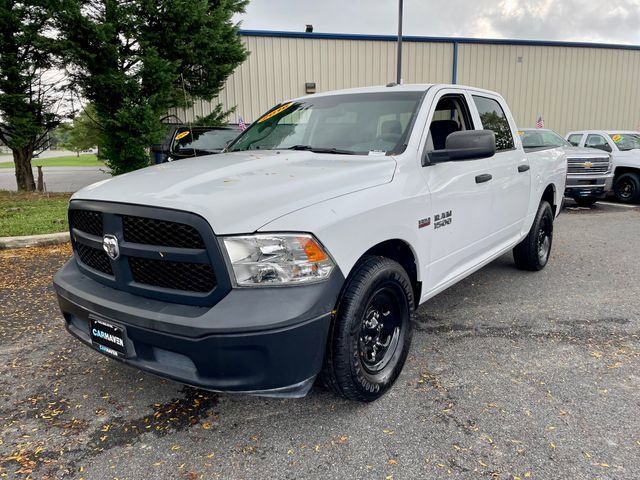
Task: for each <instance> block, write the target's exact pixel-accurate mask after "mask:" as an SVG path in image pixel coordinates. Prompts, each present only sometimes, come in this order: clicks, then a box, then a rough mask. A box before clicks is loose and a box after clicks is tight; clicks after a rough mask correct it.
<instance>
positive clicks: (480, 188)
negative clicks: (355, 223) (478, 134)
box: [421, 89, 491, 289]
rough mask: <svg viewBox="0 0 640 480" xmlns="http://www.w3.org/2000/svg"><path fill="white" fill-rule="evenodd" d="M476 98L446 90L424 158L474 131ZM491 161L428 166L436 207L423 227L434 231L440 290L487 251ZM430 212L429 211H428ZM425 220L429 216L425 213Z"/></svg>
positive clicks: (433, 259) (433, 260) (439, 97)
mask: <svg viewBox="0 0 640 480" xmlns="http://www.w3.org/2000/svg"><path fill="white" fill-rule="evenodd" d="M470 101H471V98H470V97H469V95H468V94H467V93H466V92H465V91H462V90H460V89H442V90H440V91H439V92H438V93H437V94H436V96H435V98H434V101H433V103H432V106H431V110H430V112H429V117H428V118H429V120H428V123H427V129H426V130H425V133H424V135H423V149H422V152H421V154H422V158H424V156H425V155H426V154H427V153H428V152H431V151H434V150H442V149H444V148H445V143H446V138H447V137H448V136H449V135H450V134H451V133H453V132H457V131H461V130H473V128H474V127H473V117H472V115H471V109H470V108H469V105H470ZM488 168H489V166H488V162H487V160H486V159H481V160H465V161H455V162H445V163H438V164H433V165H426V166H423V167H422V170H421V171H422V175H423V177H424V181H425V182H426V184H427V186H428V189H429V191H430V194H431V203H432V208H431V212H430V214H429V216H428V218H425V219H424V222H423V223H422V224H421V228H424V227H426V228H429V240H430V246H427V245H426V244H425V246H424V248H425V249H427V248H428V249H429V252H430V256H429V259H430V263H429V267H428V274H427V275H428V277H429V279H428V285H429V286H430V287H431V288H433V289H437V288H438V287H440V286H442V285H443V284H445V283H448V282H450V281H451V280H453V279H455V278H456V277H458V276H459V275H460V274H462V273H464V272H465V271H467V270H468V269H469V268H470V267H472V266H474V265H476V264H477V263H478V257H480V256H481V255H482V252H483V251H485V250H486V244H485V240H486V237H487V235H488V231H489V230H488V226H487V220H488V218H489V216H490V210H491V184H490V182H483V181H482V179H483V178H482V175H486V174H487V172H488ZM425 213H427V212H425ZM425 217H427V215H426V214H425Z"/></svg>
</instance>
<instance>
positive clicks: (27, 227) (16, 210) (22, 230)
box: [0, 190, 71, 237]
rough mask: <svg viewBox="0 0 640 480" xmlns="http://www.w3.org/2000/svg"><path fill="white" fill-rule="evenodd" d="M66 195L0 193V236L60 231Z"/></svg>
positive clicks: (66, 202)
mask: <svg viewBox="0 0 640 480" xmlns="http://www.w3.org/2000/svg"><path fill="white" fill-rule="evenodd" d="M70 196H71V194H70V193H49V194H46V193H16V192H7V191H5V190H0V237H13V236H20V235H37V234H40V233H54V232H64V231H66V230H68V226H67V204H68V203H69V197H70Z"/></svg>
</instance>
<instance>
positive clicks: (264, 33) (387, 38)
mask: <svg viewBox="0 0 640 480" xmlns="http://www.w3.org/2000/svg"><path fill="white" fill-rule="evenodd" d="M240 35H244V36H247V37H280V38H315V39H324V40H374V41H376V40H377V41H382V42H395V41H396V40H397V39H398V37H397V36H396V35H362V34H356V33H319V32H313V33H305V32H285V31H275V30H273V31H272V30H240ZM402 41H404V42H419V43H420V42H421V43H452V44H453V43H468V44H485V45H486V44H489V45H522V46H528V47H531V46H533V47H575V48H609V49H615V50H640V45H622V44H615V43H611V44H609V43H589V42H561V41H555V40H516V39H506V38H465V37H418V36H412V35H403V37H402Z"/></svg>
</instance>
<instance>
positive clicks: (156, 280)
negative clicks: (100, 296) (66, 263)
mask: <svg viewBox="0 0 640 480" xmlns="http://www.w3.org/2000/svg"><path fill="white" fill-rule="evenodd" d="M69 208H70V212H69V221H70V227H71V228H72V229H73V235H72V243H73V247H74V249H75V251H76V258H77V260H78V266H79V267H80V269H81V270H83V272H84V273H85V274H86V275H87V276H89V277H91V278H93V279H95V280H97V281H99V282H101V283H103V284H105V285H108V286H110V287H112V288H115V289H118V290H122V291H125V292H129V293H132V294H135V295H140V296H144V297H148V298H153V299H158V300H161V301H167V302H175V303H183V304H188V305H197V306H211V305H214V304H215V303H216V302H217V301H219V300H220V299H221V298H223V297H224V296H225V295H226V294H227V293H228V292H229V291H230V290H231V281H230V278H229V276H228V274H227V267H226V264H225V262H224V257H223V254H222V252H221V251H220V246H219V244H218V242H217V240H216V238H215V234H214V233H213V231H212V230H211V226H210V225H209V224H208V223H207V221H206V220H205V219H203V218H202V217H200V216H198V215H194V214H192V213H189V212H183V211H178V210H170V209H162V208H156V207H147V206H140V205H127V204H122V203H109V202H97V201H85V200H74V201H72V202H71V204H70V207H69ZM103 235H113V236H115V237H116V239H118V240H119V247H120V248H119V252H120V255H119V256H118V257H117V258H116V259H115V260H114V259H111V258H110V257H109V256H108V255H107V254H106V252H104V250H103V249H102V242H103ZM96 237H97V238H96Z"/></svg>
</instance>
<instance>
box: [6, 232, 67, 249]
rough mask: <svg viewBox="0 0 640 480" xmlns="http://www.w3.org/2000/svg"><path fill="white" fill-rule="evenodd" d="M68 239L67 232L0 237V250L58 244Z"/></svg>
mask: <svg viewBox="0 0 640 480" xmlns="http://www.w3.org/2000/svg"><path fill="white" fill-rule="evenodd" d="M68 241H69V232H60V233H45V234H44V235H27V236H24V237H0V250H7V249H10V248H26V247H43V246H45V245H60V244H61V243H67V242H68Z"/></svg>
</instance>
